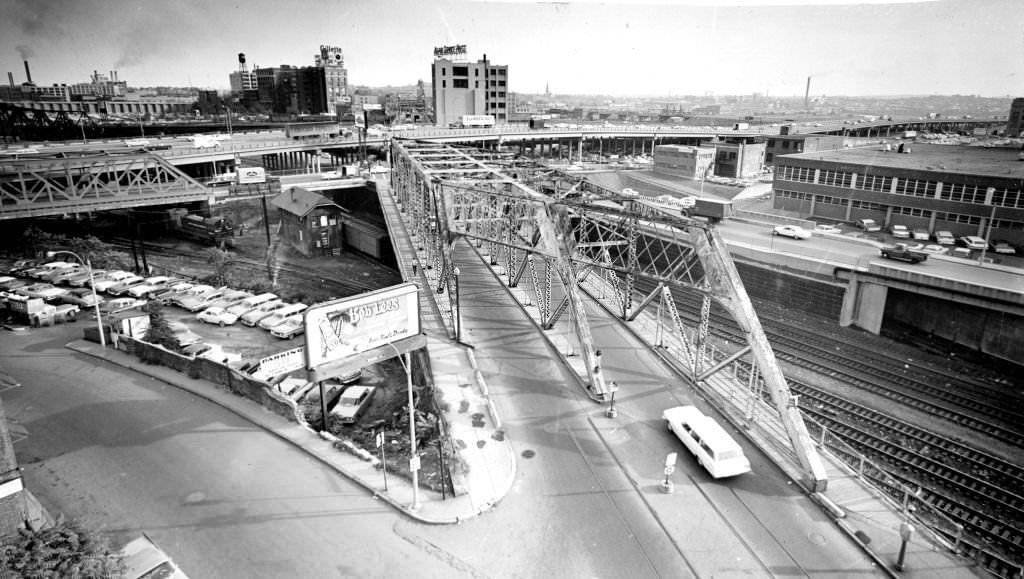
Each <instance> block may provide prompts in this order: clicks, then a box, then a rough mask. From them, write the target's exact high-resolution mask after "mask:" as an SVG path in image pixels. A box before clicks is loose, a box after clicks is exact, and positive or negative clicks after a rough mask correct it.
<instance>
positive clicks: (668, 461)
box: [665, 452, 676, 474]
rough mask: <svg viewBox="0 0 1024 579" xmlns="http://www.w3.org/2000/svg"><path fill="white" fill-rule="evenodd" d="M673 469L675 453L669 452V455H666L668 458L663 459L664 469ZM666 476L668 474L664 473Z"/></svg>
mask: <svg viewBox="0 0 1024 579" xmlns="http://www.w3.org/2000/svg"><path fill="white" fill-rule="evenodd" d="M675 467H676V453H674V452H670V453H668V456H666V457H665V468H666V469H667V468H673V469H674V468H675ZM666 474H668V473H666Z"/></svg>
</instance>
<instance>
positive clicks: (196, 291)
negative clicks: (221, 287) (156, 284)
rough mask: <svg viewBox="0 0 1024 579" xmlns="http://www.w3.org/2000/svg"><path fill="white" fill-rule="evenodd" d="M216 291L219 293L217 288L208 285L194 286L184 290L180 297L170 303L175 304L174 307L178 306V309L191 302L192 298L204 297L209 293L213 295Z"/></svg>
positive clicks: (175, 297) (171, 299)
mask: <svg viewBox="0 0 1024 579" xmlns="http://www.w3.org/2000/svg"><path fill="white" fill-rule="evenodd" d="M215 291H217V288H215V287H213V286H212V285H206V284H199V285H194V286H192V287H190V288H189V289H187V290H183V291H181V292H178V295H176V296H174V297H172V298H170V301H171V303H172V304H174V305H176V306H178V307H184V305H183V304H184V303H185V302H186V301H189V300H191V298H194V297H196V296H202V295H205V294H208V293H212V292H215Z"/></svg>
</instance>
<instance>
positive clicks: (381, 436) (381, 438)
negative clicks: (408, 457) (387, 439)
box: [376, 432, 384, 448]
mask: <svg viewBox="0 0 1024 579" xmlns="http://www.w3.org/2000/svg"><path fill="white" fill-rule="evenodd" d="M376 443H377V448H380V447H382V446H384V433H383V432H378V433H377V437H376Z"/></svg>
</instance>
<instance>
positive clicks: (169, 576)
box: [121, 533, 188, 579]
mask: <svg viewBox="0 0 1024 579" xmlns="http://www.w3.org/2000/svg"><path fill="white" fill-rule="evenodd" d="M121 555H122V557H123V561H124V566H125V572H124V577H125V579H157V578H159V579H188V576H187V575H185V573H183V572H182V571H181V569H179V568H178V566H177V565H175V564H174V561H171V558H170V557H168V556H167V553H164V552H163V551H162V550H161V549H160V547H157V546H156V543H154V542H153V540H152V539H150V538H149V536H148V535H146V534H145V533H143V534H142V536H141V537H139V538H137V539H135V540H133V541H131V542H130V543H128V544H127V545H125V546H124V547H122V548H121Z"/></svg>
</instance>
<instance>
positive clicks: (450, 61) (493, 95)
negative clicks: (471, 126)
mask: <svg viewBox="0 0 1024 579" xmlns="http://www.w3.org/2000/svg"><path fill="white" fill-rule="evenodd" d="M465 56H466V46H465V45H464V44H460V45H457V46H444V47H438V48H435V49H434V62H433V64H432V65H431V80H432V83H433V91H434V93H433V94H434V121H435V123H436V124H437V125H438V126H441V127H447V126H449V125H452V124H456V123H459V122H460V121H461V119H462V117H463V116H466V115H472V116H478V115H491V116H493V117H494V122H495V124H499V125H500V124H506V123H508V116H509V112H510V107H509V90H508V66H507V65H496V64H492V63H491V62H490V61H489V60H487V55H486V54H485V55H484V57H483V59H482V60H478V61H477V62H467V61H466V59H465Z"/></svg>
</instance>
